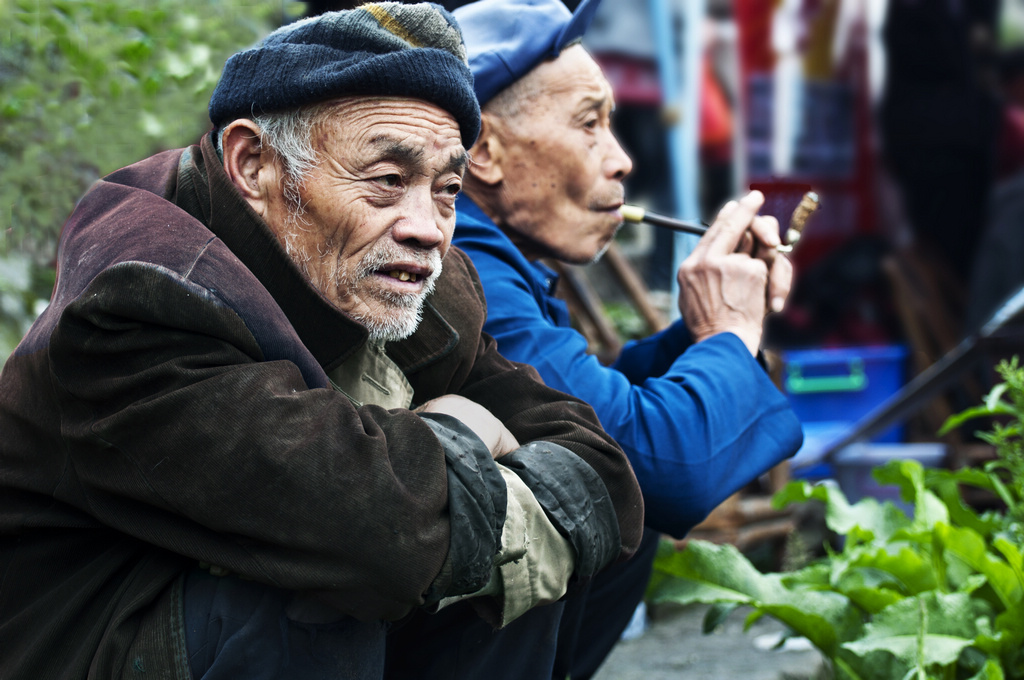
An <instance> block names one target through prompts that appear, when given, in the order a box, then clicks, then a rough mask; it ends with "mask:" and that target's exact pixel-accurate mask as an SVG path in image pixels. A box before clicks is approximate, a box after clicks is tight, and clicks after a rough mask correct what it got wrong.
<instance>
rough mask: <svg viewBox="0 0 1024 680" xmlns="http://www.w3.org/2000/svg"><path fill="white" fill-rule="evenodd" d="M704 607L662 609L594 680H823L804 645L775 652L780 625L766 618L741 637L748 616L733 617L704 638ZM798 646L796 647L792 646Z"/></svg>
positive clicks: (815, 657)
mask: <svg viewBox="0 0 1024 680" xmlns="http://www.w3.org/2000/svg"><path fill="white" fill-rule="evenodd" d="M706 609H707V607H706V606H704V605H689V606H685V607H683V606H678V605H659V606H658V607H657V608H652V610H651V611H649V612H648V622H649V623H648V628H647V630H646V631H645V632H644V633H643V634H642V635H641V636H640V637H639V638H636V639H632V640H623V641H621V642H619V644H618V645H617V646H616V647H615V649H614V650H612V653H611V655H610V656H609V657H608V660H607V661H606V662H605V664H604V665H603V666H602V667H601V668H600V670H598V672H597V674H596V675H595V676H594V680H670V679H671V680H732V679H733V678H741V679H742V680H819V679H820V678H823V677H827V676H825V675H823V667H824V661H823V660H822V657H821V655H820V653H819V652H818V651H817V650H816V649H814V648H813V647H810V646H809V644H804V645H802V646H801V645H800V644H799V643H800V642H804V643H806V641H804V640H799V641H798V640H793V641H791V642H790V643H787V646H786V647H784V648H782V649H771V647H772V645H773V643H774V642H776V641H777V640H778V639H780V634H781V632H782V631H783V626H782V624H780V623H778V622H777V621H775V620H774V619H770V618H767V617H762V618H761V620H759V621H758V622H757V623H755V624H754V625H753V626H752V627H751V628H750V630H748V631H746V632H744V631H743V620H744V618H745V617H746V614H747V612H748V611H749V610H737V611H735V612H733V613H732V614H731V615H730V616H729V618H728V619H727V620H726V623H725V624H724V625H723V626H722V627H720V628H719V629H718V630H717V631H716V632H714V633H712V634H710V635H704V634H703V633H701V623H702V621H703V619H704V612H705V611H706ZM794 643H797V644H794Z"/></svg>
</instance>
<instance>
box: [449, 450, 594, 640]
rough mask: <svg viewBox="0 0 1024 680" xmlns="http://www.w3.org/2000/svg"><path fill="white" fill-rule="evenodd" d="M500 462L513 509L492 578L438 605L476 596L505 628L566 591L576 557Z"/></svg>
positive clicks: (483, 612) (487, 615) (491, 619)
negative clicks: (464, 593)
mask: <svg viewBox="0 0 1024 680" xmlns="http://www.w3.org/2000/svg"><path fill="white" fill-rule="evenodd" d="M498 467H499V469H500V470H501V474H502V477H504V479H505V482H506V483H507V484H508V510H507V512H506V514H505V529H504V531H503V532H502V535H501V549H500V550H499V551H498V554H497V555H496V556H495V559H494V567H493V569H492V572H491V579H490V581H488V583H487V585H486V586H484V587H483V588H482V589H480V590H479V591H477V592H475V593H471V594H469V595H459V596H456V597H446V598H444V599H442V600H441V602H440V603H438V607H437V608H438V609H441V608H443V607H447V606H448V605H450V604H454V603H456V602H459V601H461V600H464V599H468V598H474V599H473V602H472V604H473V606H474V609H475V610H476V612H477V614H478V615H480V616H481V617H482V618H483V619H484V620H485V621H487V622H488V623H490V624H491V625H492V626H494V627H495V628H503V627H505V626H507V625H508V624H510V623H511V622H512V621H514V620H516V619H517V618H519V617H520V616H522V615H523V614H525V613H526V612H527V611H529V610H530V609H532V608H534V607H536V606H538V605H542V604H549V603H551V602H555V601H557V600H558V599H560V598H561V597H562V596H563V595H565V592H566V590H567V589H568V586H569V579H570V578H572V575H573V571H574V568H575V563H576V558H575V553H574V551H573V548H572V546H571V545H570V544H569V541H568V540H566V538H565V537H564V536H562V535H561V534H560V533H559V532H558V529H556V528H555V525H554V524H552V523H551V520H549V519H548V517H547V515H546V514H545V512H544V509H543V508H541V506H540V503H538V502H537V499H536V498H535V497H534V495H533V492H531V491H530V489H529V488H527V486H526V484H525V483H524V482H523V480H521V479H519V477H517V476H516V474H515V473H514V472H512V471H511V470H509V469H508V468H505V467H503V466H501V465H500V464H499V465H498ZM486 596H490V597H486Z"/></svg>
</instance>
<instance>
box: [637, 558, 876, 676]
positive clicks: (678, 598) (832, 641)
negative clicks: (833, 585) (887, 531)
mask: <svg viewBox="0 0 1024 680" xmlns="http://www.w3.org/2000/svg"><path fill="white" fill-rule="evenodd" d="M671 558H672V559H671V560H665V561H664V562H660V561H659V562H658V563H657V569H658V571H660V572H662V573H665V574H669V575H671V576H674V577H676V578H668V579H664V580H662V581H660V582H659V584H658V586H657V587H656V588H655V589H653V591H651V592H650V598H651V600H652V601H653V602H666V601H670V602H678V603H680V604H688V603H692V602H706V603H711V602H727V603H730V602H731V603H740V604H747V605H749V606H751V607H753V608H755V609H756V610H757V611H759V612H763V613H765V614H768V615H770V616H772V617H773V618H776V619H778V620H779V621H782V622H783V623H785V624H786V625H788V626H789V627H790V628H791V629H793V630H794V631H795V632H796V633H797V634H799V635H803V636H804V637H806V638H807V639H808V640H810V641H811V643H812V644H814V645H815V646H817V647H818V648H819V649H821V650H822V651H823V652H825V654H827V655H830V656H831V655H832V654H834V653H835V651H836V647H837V644H838V643H839V642H840V641H841V640H847V639H853V638H854V637H855V636H856V634H857V632H858V631H859V630H860V626H861V620H860V615H859V614H858V613H857V610H856V609H855V608H854V607H853V606H851V604H850V601H849V599H848V598H846V597H844V596H842V595H840V594H838V593H833V592H827V591H822V592H819V591H815V590H789V589H787V588H786V587H785V586H784V585H783V584H782V578H781V576H780V575H778V574H768V575H765V574H761V573H760V572H758V571H757V569H755V568H754V566H753V565H752V564H750V562H749V561H748V560H747V558H746V557H744V556H743V555H742V553H740V552H739V551H738V550H737V549H736V548H735V547H733V546H731V545H715V544H712V543H707V542H705V541H691V542H690V543H689V544H688V545H687V547H686V549H685V550H682V551H680V552H679V553H677V554H676V555H673V556H671Z"/></svg>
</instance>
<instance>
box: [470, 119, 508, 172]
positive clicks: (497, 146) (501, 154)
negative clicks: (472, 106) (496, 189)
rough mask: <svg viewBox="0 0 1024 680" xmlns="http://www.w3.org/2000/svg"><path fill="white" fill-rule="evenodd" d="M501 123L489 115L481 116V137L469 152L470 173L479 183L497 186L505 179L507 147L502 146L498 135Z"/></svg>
mask: <svg viewBox="0 0 1024 680" xmlns="http://www.w3.org/2000/svg"><path fill="white" fill-rule="evenodd" d="M500 125H501V122H500V120H499V119H497V118H496V117H495V116H493V115H491V114H489V113H483V114H481V115H480V136H479V137H477V138H476V143H475V144H473V148H472V149H470V150H469V157H470V158H471V159H472V162H470V164H469V173H470V174H472V175H473V177H474V179H476V180H477V181H479V182H481V183H483V184H488V185H491V186H493V185H495V184H498V183H499V182H501V180H503V179H505V171H504V169H503V168H502V163H503V162H504V160H505V147H504V146H503V145H502V142H501V137H500V136H499V135H498V130H499V129H500Z"/></svg>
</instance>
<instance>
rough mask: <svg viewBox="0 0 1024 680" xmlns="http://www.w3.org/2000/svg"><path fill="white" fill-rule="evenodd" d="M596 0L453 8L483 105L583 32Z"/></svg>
mask: <svg viewBox="0 0 1024 680" xmlns="http://www.w3.org/2000/svg"><path fill="white" fill-rule="evenodd" d="M598 3H600V0H582V2H580V4H579V5H577V7H576V11H575V12H569V8H568V7H566V6H565V4H564V3H563V2H562V0H478V2H471V3H469V4H467V5H463V6H461V7H457V8H456V9H455V11H454V12H453V13H454V14H455V19H456V20H457V21H458V22H459V26H461V27H462V36H463V38H464V39H465V41H466V49H467V50H468V51H469V68H470V69H472V71H473V78H474V81H475V83H476V85H475V89H476V97H477V99H479V100H480V106H483V105H484V104H486V103H487V102H489V101H490V100H491V98H493V97H494V95H496V94H498V93H499V92H501V91H502V90H504V89H505V88H506V87H508V86H509V85H511V84H512V83H514V82H516V81H517V80H519V79H520V78H522V77H523V76H525V75H526V74H527V73H529V72H530V71H532V70H533V67H535V66H536V65H537V64H539V63H540V62H541V61H543V60H545V59H553V58H554V57H557V56H558V54H559V53H560V52H561V51H562V50H563V49H565V47H566V46H567V45H569V43H571V42H573V41H574V40H577V39H579V38H581V37H583V33H584V32H585V31H586V30H587V27H588V26H590V21H591V19H593V18H594V13H595V12H596V11H597V6H598Z"/></svg>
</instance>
